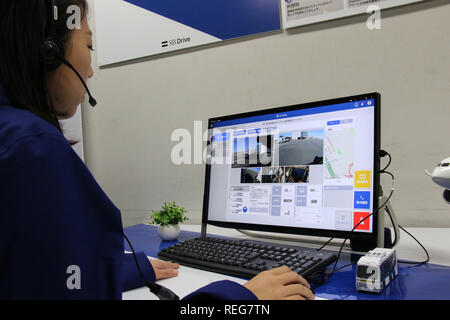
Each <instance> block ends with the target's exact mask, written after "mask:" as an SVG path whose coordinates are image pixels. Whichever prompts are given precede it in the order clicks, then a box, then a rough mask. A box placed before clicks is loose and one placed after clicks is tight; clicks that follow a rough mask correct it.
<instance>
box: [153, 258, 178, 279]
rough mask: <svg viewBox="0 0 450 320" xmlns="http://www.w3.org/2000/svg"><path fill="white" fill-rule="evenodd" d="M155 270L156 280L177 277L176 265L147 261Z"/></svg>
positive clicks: (160, 261) (166, 262)
mask: <svg viewBox="0 0 450 320" xmlns="http://www.w3.org/2000/svg"><path fill="white" fill-rule="evenodd" d="M149 260H150V263H151V264H152V266H153V270H155V275H156V280H162V279H168V278H173V277H176V276H178V268H179V266H180V265H179V264H178V263H172V262H168V261H162V260H155V259H149Z"/></svg>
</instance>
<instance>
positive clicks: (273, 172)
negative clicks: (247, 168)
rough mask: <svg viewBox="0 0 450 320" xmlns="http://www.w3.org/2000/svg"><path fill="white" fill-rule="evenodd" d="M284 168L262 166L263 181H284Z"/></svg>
mask: <svg viewBox="0 0 450 320" xmlns="http://www.w3.org/2000/svg"><path fill="white" fill-rule="evenodd" d="M283 182H284V168H280V167H270V168H262V183H283Z"/></svg>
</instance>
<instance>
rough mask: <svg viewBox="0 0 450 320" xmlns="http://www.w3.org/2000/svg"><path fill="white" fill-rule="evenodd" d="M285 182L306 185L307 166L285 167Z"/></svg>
mask: <svg viewBox="0 0 450 320" xmlns="http://www.w3.org/2000/svg"><path fill="white" fill-rule="evenodd" d="M286 182H288V183H308V182H309V166H296V167H286Z"/></svg>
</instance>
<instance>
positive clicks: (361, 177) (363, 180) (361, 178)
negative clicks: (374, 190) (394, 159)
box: [355, 171, 370, 189]
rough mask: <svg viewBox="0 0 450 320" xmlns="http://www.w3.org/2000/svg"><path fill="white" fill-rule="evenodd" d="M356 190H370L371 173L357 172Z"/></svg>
mask: <svg viewBox="0 0 450 320" xmlns="http://www.w3.org/2000/svg"><path fill="white" fill-rule="evenodd" d="M355 188H357V189H369V188H370V171H356V172H355Z"/></svg>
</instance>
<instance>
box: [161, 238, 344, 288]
mask: <svg viewBox="0 0 450 320" xmlns="http://www.w3.org/2000/svg"><path fill="white" fill-rule="evenodd" d="M158 257H159V258H161V259H163V260H170V261H172V262H177V263H180V264H182V265H185V266H189V267H193V268H197V269H202V270H207V271H212V272H218V273H223V274H228V275H232V276H237V277H243V278H253V277H254V276H255V275H257V274H258V273H260V272H261V271H265V270H270V269H273V268H277V267H281V266H287V267H289V268H290V269H291V270H292V271H295V272H297V273H298V274H300V275H301V276H303V277H304V278H305V279H307V280H308V279H309V276H311V275H313V274H315V273H316V272H320V271H323V270H324V269H325V268H326V267H327V266H328V265H330V264H331V263H333V262H334V261H336V258H337V256H336V254H335V253H334V252H330V251H324V250H323V251H317V250H316V249H311V248H303V247H297V246H291V245H280V244H273V243H265V242H259V241H253V240H237V239H220V238H209V237H206V238H195V239H191V240H187V241H184V242H181V243H178V244H176V245H173V246H171V247H168V248H166V249H163V250H162V251H160V252H159V254H158Z"/></svg>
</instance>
